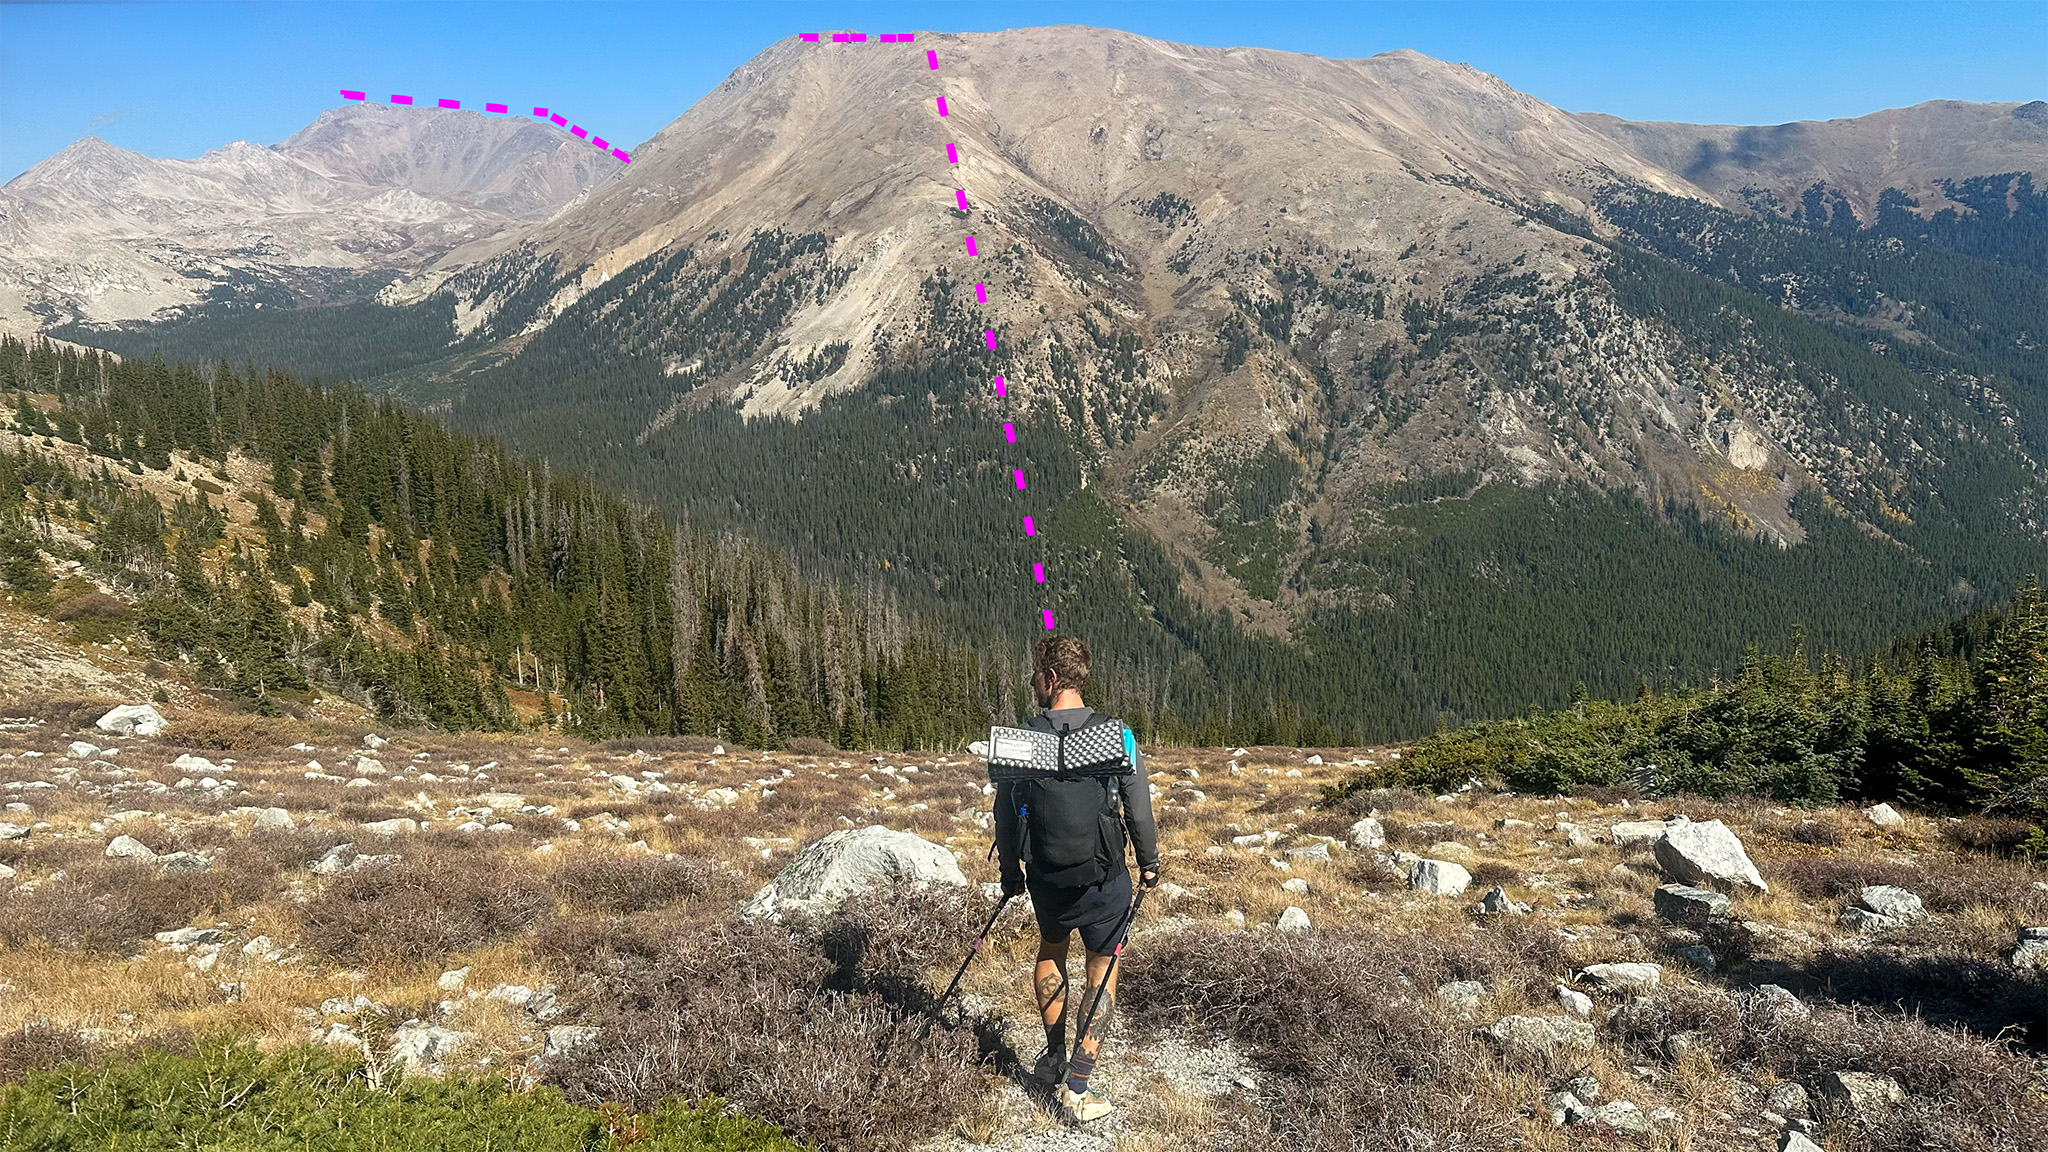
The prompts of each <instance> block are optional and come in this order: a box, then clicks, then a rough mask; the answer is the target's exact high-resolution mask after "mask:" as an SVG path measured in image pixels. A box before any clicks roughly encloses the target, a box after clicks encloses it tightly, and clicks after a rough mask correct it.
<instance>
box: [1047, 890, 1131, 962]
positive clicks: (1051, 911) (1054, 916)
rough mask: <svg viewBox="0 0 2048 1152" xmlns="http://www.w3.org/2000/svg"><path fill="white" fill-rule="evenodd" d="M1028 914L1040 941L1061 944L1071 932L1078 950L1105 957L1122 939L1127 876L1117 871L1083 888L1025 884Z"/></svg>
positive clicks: (1128, 904) (1127, 907)
mask: <svg viewBox="0 0 2048 1152" xmlns="http://www.w3.org/2000/svg"><path fill="white" fill-rule="evenodd" d="M1025 887H1026V888H1028V889H1030V891H1031V911H1032V914H1033V915H1035V916H1037V917H1038V935H1039V938H1040V939H1042V940H1047V941H1050V942H1053V943H1059V944H1064V943H1066V942H1067V938H1068V937H1069V936H1070V935H1072V934H1073V933H1075V932H1079V933H1080V934H1081V947H1083V948H1086V949H1087V950H1089V951H1090V952H1093V953H1095V954H1096V955H1098V956H1106V955H1108V954H1109V952H1110V950H1111V949H1113V948H1115V947H1116V946H1117V945H1118V944H1119V943H1121V942H1122V941H1123V938H1124V932H1123V929H1124V916H1125V915H1126V914H1128V913H1129V912H1130V910H1131V874H1130V873H1129V872H1128V871H1126V870H1124V869H1122V868H1119V869H1117V870H1116V874H1115V875H1113V876H1111V877H1110V878H1109V879H1107V880H1105V881H1103V882H1102V883H1100V884H1093V885H1090V886H1088V887H1086V888H1056V887H1054V886H1052V885H1050V884H1041V883H1039V882H1038V881H1036V880H1031V881H1027V882H1026V884H1025Z"/></svg>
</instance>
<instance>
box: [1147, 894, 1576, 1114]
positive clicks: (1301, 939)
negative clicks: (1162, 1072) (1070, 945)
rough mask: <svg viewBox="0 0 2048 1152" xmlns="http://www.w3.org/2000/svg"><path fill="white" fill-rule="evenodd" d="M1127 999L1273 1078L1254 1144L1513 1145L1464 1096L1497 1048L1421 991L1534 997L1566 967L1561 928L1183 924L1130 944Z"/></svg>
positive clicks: (1493, 1061) (1150, 1017)
mask: <svg viewBox="0 0 2048 1152" xmlns="http://www.w3.org/2000/svg"><path fill="white" fill-rule="evenodd" d="M1127 963H1128V964H1129V965H1130V967H1129V972H1128V975H1127V976H1126V977H1125V979H1127V980H1128V981H1129V983H1128V984H1127V985H1125V987H1126V989H1127V991H1126V993H1125V997H1126V998H1125V1003H1126V1004H1127V1005H1130V1006H1132V1008H1133V1009H1134V1011H1135V1014H1136V1016H1137V1017H1138V1020H1139V1022H1140V1023H1141V1024H1142V1025H1144V1026H1146V1027H1148V1028H1151V1029H1155V1030H1159V1031H1163V1032H1171V1031H1173V1030H1175V1029H1178V1028H1181V1027H1184V1026H1185V1025H1186V1024H1187V1022H1188V1021H1190V1020H1195V1021H1200V1022H1201V1023H1202V1024H1203V1025H1204V1026H1206V1027H1207V1028H1209V1029H1212V1030H1214V1031H1218V1032H1221V1033H1222V1034H1223V1035H1225V1036H1227V1037H1229V1038H1230V1039H1231V1040H1233V1041H1234V1042H1236V1043H1237V1044H1238V1045H1240V1046H1242V1047H1243V1048H1244V1049H1245V1050H1247V1051H1248V1052H1249V1053H1250V1055H1251V1057H1252V1058H1253V1059H1254V1060H1255V1061H1257V1062H1258V1064H1259V1065H1260V1066H1262V1067H1263V1068H1264V1069H1265V1070H1266V1071H1267V1073H1268V1077H1267V1078H1266V1079H1265V1082H1264V1083H1263V1084H1262V1085H1261V1093H1262V1100H1261V1105H1262V1107H1261V1109H1260V1110H1259V1111H1258V1112H1256V1113H1248V1114H1246V1115H1245V1116H1243V1117H1242V1118H1241V1120H1240V1122H1241V1123H1243V1124H1249V1125H1254V1126H1262V1130H1260V1131H1253V1132H1244V1133H1240V1139H1241V1142H1242V1143H1243V1144H1244V1145H1246V1146H1249V1147H1261V1148H1272V1147H1284V1148H1297V1149H1313V1150H1317V1152H1321V1150H1324V1149H1328V1150H1331V1152H1338V1150H1341V1152H1354V1150H1356V1149H1360V1148H1457V1149H1463V1150H1472V1152H1477V1150H1483V1149H1484V1150H1490V1149H1508V1148H1512V1147H1517V1146H1519V1145H1520V1143H1521V1141H1520V1139H1519V1122H1518V1118H1517V1117H1516V1116H1514V1115H1512V1114H1498V1113H1488V1112H1486V1111H1484V1110H1482V1109H1475V1108H1474V1107H1473V1106H1472V1103H1473V1098H1474V1095H1475V1093H1476V1092H1477V1091H1478V1089H1479V1087H1480V1085H1479V1078H1480V1077H1481V1076H1482V1075H1485V1074H1487V1071H1488V1070H1489V1069H1494V1068H1497V1067H1498V1064H1499V1058H1498V1056H1497V1055H1496V1054H1495V1053H1494V1052H1493V1050H1492V1049H1491V1048H1489V1047H1488V1046H1487V1045H1486V1044H1485V1043H1484V1042H1482V1041H1481V1040H1480V1039H1478V1038H1477V1037H1476V1036H1475V1034H1474V1032H1473V1031H1472V1029H1471V1028H1470V1027H1468V1026H1463V1025H1461V1023H1460V1022H1458V1021H1456V1020H1453V1019H1451V1018H1449V1017H1448V1016H1447V1014H1446V1012H1445V1010H1444V1009H1443V1008H1442V1007H1441V1006H1440V1005H1438V1004H1437V1003H1435V1001H1434V1000H1433V998H1431V997H1430V996H1428V994H1427V990H1429V989H1433V988H1435V987H1437V986H1439V985H1440V984H1442V983H1444V982H1446V981H1450V980H1461V979H1462V980H1479V981H1482V982H1485V983H1488V984H1492V985H1505V986H1508V987H1511V988H1514V987H1519V988H1521V989H1522V990H1523V991H1524V992H1525V994H1527V995H1529V996H1531V997H1532V998H1533V997H1536V996H1540V995H1547V993H1548V985H1549V984H1550V983H1552V982H1554V981H1555V978H1556V977H1555V974H1556V973H1557V972H1559V971H1562V970H1563V969H1564V968H1565V967H1566V965H1565V964H1564V960H1563V957H1562V955H1561V954H1560V953H1559V951H1558V942H1557V939H1556V936H1555V934H1554V933H1551V932H1549V931H1547V930H1545V929H1542V928H1540V927H1536V926H1530V925H1523V924H1519V923H1503V924H1501V925H1499V926H1498V927H1496V928H1494V929H1492V930H1489V931H1487V932H1484V933H1481V934H1479V935H1477V936H1474V937H1472V938H1470V939H1460V940H1458V941H1457V942H1456V943H1455V944H1454V943H1452V942H1451V941H1450V940H1447V939H1443V938H1438V937H1433V936H1430V935H1428V934H1426V933H1420V932H1415V933H1382V932H1370V933H1332V932H1313V933H1309V934H1307V935H1288V936H1281V935H1265V936H1247V935H1244V934H1242V933H1229V932H1216V931H1209V930H1202V929H1188V930H1183V931H1178V932H1172V933H1168V934H1165V935H1162V936H1159V937H1155V938H1153V939H1152V940H1150V941H1148V942H1147V944H1146V946H1145V947H1143V948H1140V949H1136V950H1135V951H1134V953H1133V955H1132V957H1131V959H1130V960H1128V961H1127Z"/></svg>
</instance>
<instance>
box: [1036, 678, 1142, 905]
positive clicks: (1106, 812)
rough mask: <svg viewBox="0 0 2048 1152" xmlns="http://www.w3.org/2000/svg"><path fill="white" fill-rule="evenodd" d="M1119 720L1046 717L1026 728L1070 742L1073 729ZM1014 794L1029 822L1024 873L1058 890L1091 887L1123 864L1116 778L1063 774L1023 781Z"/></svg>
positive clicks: (1099, 716) (1097, 716) (1120, 804)
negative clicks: (1064, 721)
mask: <svg viewBox="0 0 2048 1152" xmlns="http://www.w3.org/2000/svg"><path fill="white" fill-rule="evenodd" d="M1115 722H1116V721H1115V720H1114V719H1113V718H1112V717H1108V716H1104V715H1102V714H1101V713H1099V712H1095V713H1091V714H1090V715H1089V717H1088V719H1087V720H1086V721H1085V722H1084V723H1082V724H1080V725H1078V726H1069V727H1067V728H1064V729H1061V728H1057V727H1055V726H1054V725H1053V722H1052V721H1051V720H1050V719H1048V718H1046V717H1045V716H1043V715H1039V716H1034V717H1032V718H1031V719H1029V720H1027V721H1025V722H1024V725H1023V726H1024V727H1027V728H1035V729H1037V730H1038V731H1040V732H1055V733H1058V734H1059V735H1060V736H1061V737H1062V738H1063V739H1062V741H1061V743H1062V744H1064V743H1065V740H1064V737H1066V736H1068V735H1070V734H1071V733H1074V732H1079V731H1081V729H1083V728H1092V727H1094V726H1096V725H1098V724H1105V723H1109V724H1113V723H1115ZM1011 795H1012V797H1013V798H1014V800H1015V802H1016V804H1017V809H1018V815H1019V816H1020V817H1021V820H1020V821H1019V822H1020V824H1021V825H1022V826H1023V832H1024V845H1023V857H1024V871H1025V874H1026V875H1027V876H1029V877H1030V878H1031V879H1033V880H1037V881H1040V882H1042V883H1045V884H1050V885H1053V886H1054V887H1057V888H1086V887H1088V886H1090V885H1093V884H1100V883H1102V882H1103V881H1104V880H1106V879H1108V878H1109V877H1110V876H1111V875H1112V874H1113V873H1114V872H1115V871H1116V869H1118V868H1121V867H1123V864H1124V821H1123V793H1122V792H1121V791H1120V790H1119V785H1118V781H1117V779H1116V778H1115V777H1111V776H1101V775H1094V776H1068V775H1066V774H1065V773H1064V772H1060V773H1056V774H1054V775H1052V776H1040V777H1037V778H1034V779H1026V780H1019V781H1017V782H1016V783H1015V784H1014V785H1013V791H1012V792H1011Z"/></svg>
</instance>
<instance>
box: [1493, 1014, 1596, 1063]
mask: <svg viewBox="0 0 2048 1152" xmlns="http://www.w3.org/2000/svg"><path fill="white" fill-rule="evenodd" d="M1487 1034H1488V1035H1489V1036H1491V1037H1493V1041H1494V1043H1496V1044H1498V1045H1500V1046H1501V1047H1502V1048H1503V1049H1505V1050H1507V1051H1509V1052H1513V1053H1520V1054H1523V1055H1539V1056H1540V1055H1549V1054H1550V1053H1551V1052H1553V1051H1556V1050H1558V1049H1569V1050H1572V1051H1579V1052H1586V1051H1591V1050H1592V1048H1593V1026H1592V1025H1591V1024H1589V1023H1587V1022H1586V1021H1584V1020H1571V1019H1566V1018H1563V1017H1557V1018H1551V1017H1545V1016H1503V1017H1501V1018H1500V1019H1499V1020H1496V1021H1494V1023H1493V1027H1492V1028H1489V1029H1487Z"/></svg>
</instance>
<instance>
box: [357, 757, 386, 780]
mask: <svg viewBox="0 0 2048 1152" xmlns="http://www.w3.org/2000/svg"><path fill="white" fill-rule="evenodd" d="M384 774H385V768H384V762H383V761H382V760H379V759H377V758H376V757H374V756H358V757H356V775H358V776H382V775H384Z"/></svg>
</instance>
